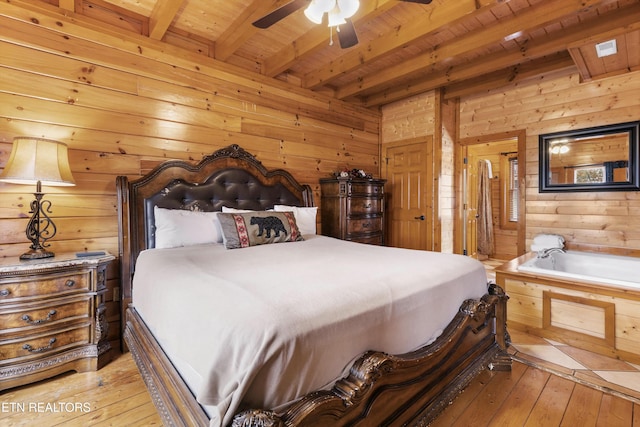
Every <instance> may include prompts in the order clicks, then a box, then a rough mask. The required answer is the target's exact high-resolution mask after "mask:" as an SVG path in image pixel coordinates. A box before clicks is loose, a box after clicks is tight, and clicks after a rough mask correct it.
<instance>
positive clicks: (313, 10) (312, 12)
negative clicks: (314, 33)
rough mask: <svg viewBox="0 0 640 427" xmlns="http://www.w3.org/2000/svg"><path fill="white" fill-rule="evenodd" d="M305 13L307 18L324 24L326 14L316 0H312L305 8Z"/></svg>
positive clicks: (315, 22)
mask: <svg viewBox="0 0 640 427" xmlns="http://www.w3.org/2000/svg"><path fill="white" fill-rule="evenodd" d="M304 15H305V16H306V17H307V19H308V20H309V21H311V22H313V23H314V24H322V16H323V15H324V11H322V10H321V9H320V7H318V4H317V3H316V2H315V1H312V2H311V3H310V4H309V6H307V8H306V9H305V10H304Z"/></svg>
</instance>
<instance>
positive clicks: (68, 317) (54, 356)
mask: <svg viewBox="0 0 640 427" xmlns="http://www.w3.org/2000/svg"><path fill="white" fill-rule="evenodd" d="M114 258H115V257H114V256H113V255H111V254H108V253H106V254H104V255H98V256H91V257H83V258H79V257H76V255H75V254H62V255H57V256H55V257H53V258H46V259H40V260H33V261H20V260H18V259H3V260H0V390H4V389H7V388H11V387H15V386H19V385H23V384H28V383H31V382H34V381H39V380H42V379H44V378H49V377H52V376H54V375H58V374H60V373H62V372H65V371H70V370H75V371H78V372H84V371H91V370H97V369H99V368H101V367H102V366H104V365H105V364H106V363H107V362H109V360H110V359H111V357H112V354H111V345H110V344H109V341H108V340H107V328H108V323H107V319H106V313H105V311H106V308H105V303H104V294H105V292H106V291H107V283H106V282H107V278H106V269H107V265H108V264H109V262H111V261H112V260H113V259H114Z"/></svg>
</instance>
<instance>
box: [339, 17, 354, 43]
mask: <svg viewBox="0 0 640 427" xmlns="http://www.w3.org/2000/svg"><path fill="white" fill-rule="evenodd" d="M346 21H347V23H346V24H342V25H340V26H339V27H338V40H340V47H341V48H342V49H346V48H349V47H351V46H355V45H357V44H358V35H357V34H356V28H355V27H354V26H353V22H352V21H351V19H346Z"/></svg>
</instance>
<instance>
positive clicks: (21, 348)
mask: <svg viewBox="0 0 640 427" xmlns="http://www.w3.org/2000/svg"><path fill="white" fill-rule="evenodd" d="M90 340H91V323H86V324H83V325H78V326H76V327H73V328H67V329H62V330H59V331H53V332H51V333H48V334H39V335H32V336H27V337H21V338H16V339H11V340H1V341H0V365H3V364H4V363H5V362H7V363H15V362H16V360H15V359H25V360H27V359H29V358H32V357H40V356H46V355H47V354H49V353H56V352H57V351H60V350H66V349H68V348H73V347H77V346H80V345H86V344H89V343H90Z"/></svg>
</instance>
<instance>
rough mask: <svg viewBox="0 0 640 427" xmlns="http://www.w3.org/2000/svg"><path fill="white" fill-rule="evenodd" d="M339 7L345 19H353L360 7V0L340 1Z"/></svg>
mask: <svg viewBox="0 0 640 427" xmlns="http://www.w3.org/2000/svg"><path fill="white" fill-rule="evenodd" d="M337 6H338V8H339V9H340V14H341V15H342V18H343V19H347V18H351V17H352V16H353V15H355V14H356V12H357V11H358V8H359V7H360V1H359V0H338V1H337Z"/></svg>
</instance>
